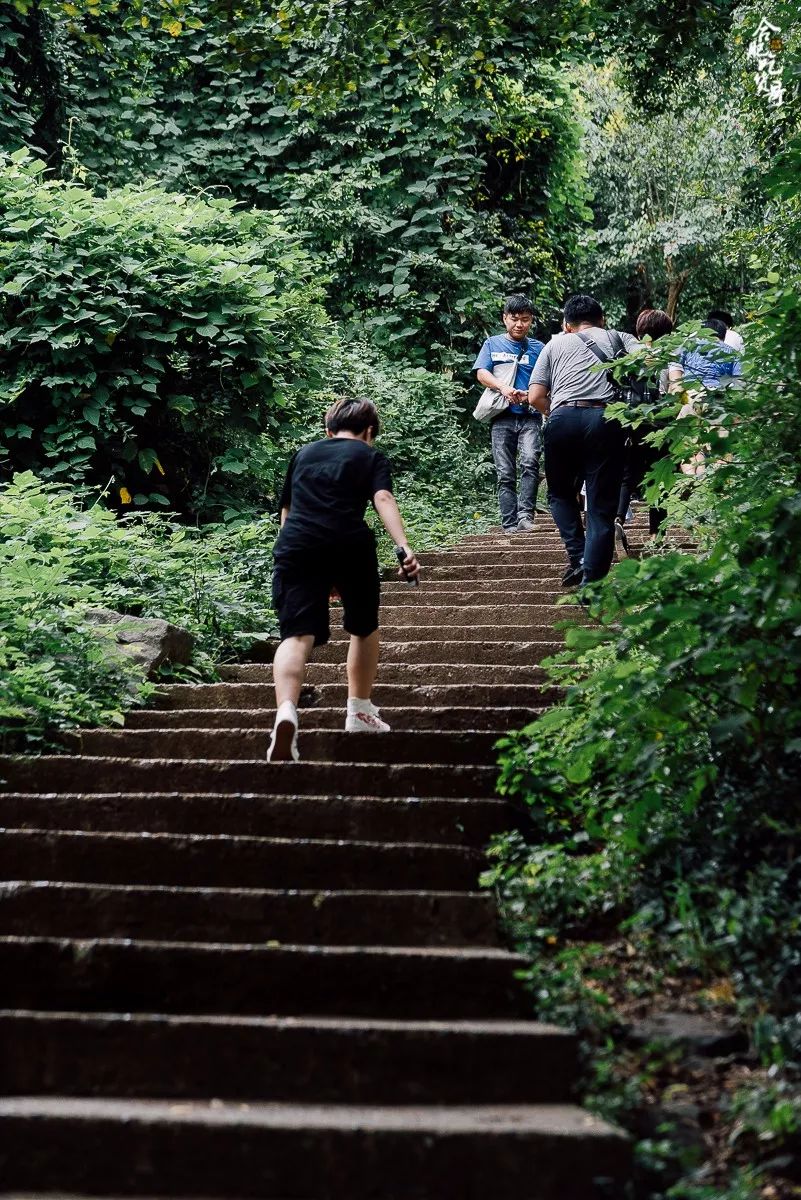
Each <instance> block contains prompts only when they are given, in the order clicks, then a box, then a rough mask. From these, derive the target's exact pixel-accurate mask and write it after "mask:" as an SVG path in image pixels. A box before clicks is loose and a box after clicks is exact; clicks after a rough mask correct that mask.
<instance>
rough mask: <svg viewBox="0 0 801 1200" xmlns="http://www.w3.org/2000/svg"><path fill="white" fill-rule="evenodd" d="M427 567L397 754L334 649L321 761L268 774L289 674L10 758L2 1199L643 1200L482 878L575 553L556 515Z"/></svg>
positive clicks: (396, 667) (407, 638) (391, 679)
mask: <svg viewBox="0 0 801 1200" xmlns="http://www.w3.org/2000/svg"><path fill="white" fill-rule="evenodd" d="M638 535H639V537H640V538H641V539H642V538H644V536H645V530H644V527H643V525H642V523H638V526H636V527H635V529H634V531H633V534H632V539H631V540H632V541H634V542H636V541H637V538H638ZM428 559H430V560H431V565H430V566H429V567H427V569H425V573H424V584H423V586H422V587H421V589H420V591H419V594H415V593H413V592H412V589H410V588H407V587H405V586H404V585H403V584H401V583H389V584H386V585H385V587H384V607H383V609H382V625H383V637H384V653H383V657H382V667H381V668H380V672H379V680H378V684H377V687H376V693H375V698H376V701H377V703H378V704H379V705H383V706H384V707H383V711H384V713H385V715H386V716H387V717H388V718H389V719H391V721H392V724H393V732H392V734H391V735H384V736H377V735H370V734H352V735H345V734H343V733H342V731H341V724H340V722H341V721H342V717H343V709H344V698H345V690H344V684H343V660H344V652H345V644H344V641H343V639H342V638H341V637H339V636H335V637H334V638H333V639H332V643H331V645H330V646H329V647H328V648H326V650H325V651H324V652H323V653H322V654H320V655H319V656H318V657H317V659H316V661H315V663H314V664H313V665H312V666H311V668H310V671H309V676H308V684H307V687H306V689H305V690H304V697H303V701H302V703H303V705H304V707H303V711H302V719H301V733H300V745H301V753H302V754H304V760H305V761H303V762H301V763H299V764H273V765H268V764H267V763H266V762H265V761H264V754H265V751H266V744H267V736H268V730H269V727H270V725H271V705H272V694H271V672H270V667H269V665H266V664H250V665H243V666H239V667H228V668H226V669H225V671H224V673H223V674H224V681H223V682H222V683H216V684H205V685H196V686H194V685H191V686H190V685H185V684H179V685H174V686H172V687H165V688H163V689H162V691H161V694H160V696H159V698H158V700H157V707H156V708H155V709H149V710H147V711H146V712H136V713H132V714H131V715H130V718H129V719H128V721H127V723H126V728H125V730H123V731H121V732H115V731H106V730H99V731H85V732H83V733H82V734H80V735H78V736H77V737H76V749H77V750H78V753H76V754H72V755H66V754H65V755H46V756H42V757H41V758H38V759H31V758H28V759H20V758H16V759H12V758H6V759H2V760H0V780H2V783H0V824H2V826H3V833H2V836H0V981H2V982H1V983H0V1093H1V1094H2V1096H3V1097H4V1098H3V1099H2V1100H0V1196H6V1197H10V1196H14V1197H15V1198H16V1200H24V1198H25V1197H26V1196H27V1197H34V1196H35V1197H36V1198H37V1200H45V1198H46V1197H47V1198H49V1200H55V1198H56V1197H62V1198H64V1200H66V1198H67V1197H72V1198H73V1200H74V1198H76V1197H82V1196H86V1197H88V1196H93V1197H101V1196H105V1197H107V1198H109V1200H110V1198H111V1197H123V1196H124V1197H140V1198H145V1197H147V1198H150V1200H155V1198H157V1197H164V1198H166V1197H182V1198H184V1200H189V1198H190V1197H195V1198H196V1200H197V1198H203V1197H205V1198H208V1200H211V1198H215V1200H222V1198H230V1200H240V1198H241V1200H245V1198H250V1197H253V1198H255V1197H259V1198H261V1200H451V1198H453V1200H479V1198H480V1200H602V1198H603V1197H606V1198H610V1197H614V1198H618V1197H620V1196H621V1195H622V1192H623V1187H624V1184H625V1181H626V1179H627V1178H628V1175H629V1159H630V1154H629V1146H628V1142H627V1140H626V1138H625V1137H624V1136H623V1135H622V1134H621V1133H620V1132H619V1131H617V1130H615V1129H614V1128H612V1127H610V1126H609V1125H607V1124H605V1123H604V1122H602V1121H600V1120H598V1119H596V1118H595V1117H593V1116H591V1115H590V1114H588V1113H587V1112H585V1111H584V1110H583V1109H581V1108H580V1107H577V1105H576V1103H575V1100H576V1097H575V1095H574V1086H575V1079H576V1071H577V1068H576V1042H575V1038H574V1036H573V1034H572V1033H571V1032H570V1031H567V1030H564V1029H557V1028H555V1027H553V1026H550V1025H546V1024H543V1023H540V1022H537V1021H533V1020H530V1019H527V1018H528V1016H529V1014H530V1012H531V1008H532V1001H531V999H530V998H528V997H526V996H525V994H524V993H523V991H522V988H521V986H520V985H519V984H518V982H517V981H516V978H515V974H516V972H517V971H518V970H519V969H520V968H521V967H522V966H523V965H524V961H523V960H522V959H521V958H520V957H519V956H518V955H516V954H513V953H511V952H510V951H509V950H508V949H506V948H505V947H504V946H503V944H502V941H501V938H500V934H499V931H498V927H497V918H496V914H495V908H494V902H493V900H492V897H491V896H489V895H488V894H486V893H483V892H481V891H479V889H478V886H477V885H478V876H479V874H480V872H481V870H482V867H483V854H482V848H483V847H484V845H485V844H486V842H487V840H488V838H489V837H490V836H491V834H492V833H494V832H499V831H501V830H503V829H504V828H508V827H509V826H510V825H511V824H513V821H514V817H513V815H512V814H511V813H510V811H509V810H508V808H507V806H506V804H505V802H503V801H501V800H499V799H498V798H497V796H496V794H495V791H494V782H495V766H494V752H493V744H494V742H495V740H496V739H497V738H498V737H500V736H502V734H503V733H505V732H506V731H507V730H509V729H514V728H519V727H520V726H521V725H522V724H523V723H525V721H527V720H531V719H534V718H535V717H536V715H537V713H538V712H539V711H542V710H543V708H545V707H546V706H547V705H548V704H549V703H551V702H553V700H554V699H555V698H557V697H558V695H559V691H558V689H555V688H553V687H552V686H551V685H550V684H548V683H547V682H546V681H545V680H544V676H543V672H542V670H541V668H540V667H539V666H538V663H539V662H540V661H541V659H542V658H543V657H545V656H546V655H547V654H549V653H551V652H553V650H554V649H556V648H557V646H558V645H559V641H560V635H559V634H558V633H556V632H555V631H554V623H555V621H556V620H558V619H561V618H562V617H563V616H567V615H568V610H561V609H556V608H555V607H554V600H555V598H556V597H557V596H558V595H560V594H561V589H560V587H559V576H560V575H561V572H562V570H563V565H564V555H563V553H562V550H561V545H560V543H559V539H558V536H557V535H556V532H555V530H554V529H553V526H552V525H551V523H550V520H549V518H544V519H542V520H540V521H538V528H537V531H536V532H535V533H534V534H527V535H518V536H516V537H513V538H508V537H502V536H492V535H487V536H485V537H480V538H471V539H466V540H465V542H464V543H463V544H462V545H461V546H460V547H457V548H456V549H455V550H453V551H449V552H441V553H439V554H437V555H431V556H425V555H424V556H423V561H424V564H426V563H427V560H428ZM571 611H572V610H571ZM333 615H334V619H335V623H336V614H333ZM576 619H579V620H581V619H584V618H583V615H582V614H581V613H577V616H576ZM477 629H480V636H477V635H476V632H475V631H476V630H477Z"/></svg>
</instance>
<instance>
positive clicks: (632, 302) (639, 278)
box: [626, 262, 654, 332]
mask: <svg viewBox="0 0 801 1200" xmlns="http://www.w3.org/2000/svg"><path fill="white" fill-rule="evenodd" d="M653 303H654V295H653V288H652V286H651V277H650V275H649V273H648V265H647V264H646V263H644V262H636V263H632V264H631V266H630V267H629V274H628V279H627V281H626V329H628V330H630V331H631V332H633V331H634V328H635V326H636V324H637V317H638V316H639V314H640V313H641V312H642V310H643V309H644V308H652V307H653Z"/></svg>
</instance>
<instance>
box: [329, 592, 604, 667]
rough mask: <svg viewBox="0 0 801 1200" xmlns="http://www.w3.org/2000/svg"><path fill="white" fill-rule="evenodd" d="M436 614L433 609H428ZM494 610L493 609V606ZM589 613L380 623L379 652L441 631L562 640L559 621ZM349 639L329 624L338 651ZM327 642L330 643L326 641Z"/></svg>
mask: <svg viewBox="0 0 801 1200" xmlns="http://www.w3.org/2000/svg"><path fill="white" fill-rule="evenodd" d="M429 611H430V613H434V615H435V616H436V612H437V610H436V609H431V610H429ZM493 611H494V610H493ZM481 615H482V616H484V617H488V616H489V614H488V613H487V612H486V611H485V612H484V613H483V614H481ZM589 619H590V618H589V617H588V615H587V613H586V612H585V610H584V609H581V611H579V610H578V608H576V607H575V606H573V605H570V606H568V605H565V606H563V607H561V608H560V609H559V615H558V616H556V617H554V619H553V620H552V621H540V622H539V623H537V622H524V623H521V624H511V625H510V624H505V623H504V622H503V621H500V620H499V621H492V620H491V619H489V620H488V621H487V623H486V624H483V625H472V624H470V623H469V618H463V623H461V624H457V623H455V622H454V623H452V624H451V623H448V624H443V625H437V624H436V623H434V624H432V623H431V622H430V621H428V620H424V621H422V622H421V623H420V624H419V625H418V624H417V623H416V622H414V621H409V622H408V623H407V624H405V625H391V626H389V625H382V626H381V627H380V633H381V653H382V654H383V653H384V650H385V649H386V647H387V646H390V645H392V644H393V643H397V642H402V643H404V644H405V643H407V642H408V641H410V640H413V641H415V642H439V641H440V640H441V639H442V636H443V633H447V636H448V641H451V642H493V641H498V640H503V641H506V642H516V641H518V640H520V639H521V638H526V639H527V640H528V641H532V640H534V639H537V638H544V639H545V640H547V641H551V640H556V638H557V636H558V637H559V640H562V635H561V634H560V635H557V634H556V633H555V626H556V624H557V623H558V622H562V621H569V622H570V623H571V624H573V625H577V624H578V625H586V624H587V622H588V621H589ZM349 640H350V638H349V635H348V634H347V633H346V632H345V630H344V629H342V628H341V627H339V628H337V627H336V626H332V628H331V642H333V643H337V644H338V646H339V647H340V648H341V653H342V655H343V661H344V653H345V647H346V643H347V642H348V641H349ZM329 645H330V643H329ZM320 653H321V648H320V647H318V648H317V649H316V650H315V651H314V657H315V658H316V659H319V657H320Z"/></svg>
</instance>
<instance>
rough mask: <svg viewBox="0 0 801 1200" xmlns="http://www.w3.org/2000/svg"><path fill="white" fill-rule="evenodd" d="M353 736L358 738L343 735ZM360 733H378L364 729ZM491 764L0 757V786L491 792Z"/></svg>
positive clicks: (358, 793)
mask: <svg viewBox="0 0 801 1200" xmlns="http://www.w3.org/2000/svg"><path fill="white" fill-rule="evenodd" d="M348 736H350V737H352V738H354V739H355V738H357V737H358V735H356V734H350V735H348ZM365 736H366V737H379V736H382V737H384V736H386V735H385V734H380V735H379V734H367V735H365ZM496 777H497V769H496V768H495V767H480V766H474V765H472V764H471V765H470V766H460V765H459V764H458V763H446V764H440V765H438V766H431V765H429V764H425V763H397V764H396V763H373V762H369V763H361V762H350V761H347V760H345V761H343V762H310V761H305V762H299V763H268V762H265V761H264V760H263V759H253V760H251V761H247V760H229V761H226V760H224V759H213V758H208V759H184V758H162V759H158V758H139V759H137V758H111V757H91V756H90V755H88V754H81V755H70V754H61V755H44V754H43V755H41V756H39V757H37V758H33V757H25V756H19V757H17V756H14V757H12V756H5V757H0V790H2V789H3V788H5V790H7V791H15V792H85V793H94V792H102V793H106V792H123V791H130V792H138V793H141V792H145V791H154V792H155V791H163V790H164V788H165V787H166V786H169V787H170V788H172V789H173V790H175V791H177V792H203V793H207V794H208V793H218V792H223V793H225V794H230V793H234V792H243V793H249V792H263V791H264V790H265V788H270V789H271V790H272V791H273V792H274V793H275V794H276V795H289V794H291V793H295V794H297V795H314V796H319V795H320V794H321V793H324V792H329V791H330V792H334V793H335V794H336V795H340V796H364V795H366V794H369V795H372V796H376V797H378V798H385V797H390V796H407V797H408V796H443V797H448V796H458V797H473V796H488V797H489V796H493V795H494V791H495V779H496Z"/></svg>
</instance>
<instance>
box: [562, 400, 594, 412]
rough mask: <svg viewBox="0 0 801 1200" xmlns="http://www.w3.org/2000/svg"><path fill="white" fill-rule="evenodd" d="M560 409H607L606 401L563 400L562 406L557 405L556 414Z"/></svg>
mask: <svg viewBox="0 0 801 1200" xmlns="http://www.w3.org/2000/svg"><path fill="white" fill-rule="evenodd" d="M559 408H606V401H605V400H563V401H562V403H561V404H557V406H556V408H555V409H554V410H553V411H554V412H556V410H557V409H559Z"/></svg>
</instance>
